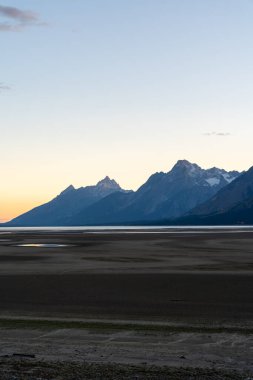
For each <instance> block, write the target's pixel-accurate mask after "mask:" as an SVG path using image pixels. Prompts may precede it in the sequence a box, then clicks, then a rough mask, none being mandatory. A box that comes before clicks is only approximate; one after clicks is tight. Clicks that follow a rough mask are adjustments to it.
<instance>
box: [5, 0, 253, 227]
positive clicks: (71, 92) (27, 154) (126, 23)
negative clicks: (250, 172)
mask: <svg viewBox="0 0 253 380" xmlns="http://www.w3.org/2000/svg"><path fill="white" fill-rule="evenodd" d="M252 20H253V0H240V1H238V0H106V1H105V0H53V1H52V0H43V1H39V0H8V1H7V0H0V52H1V53H0V54H1V55H0V132H1V134H0V155H1V160H0V168H1V186H0V220H1V221H4V220H9V219H11V218H13V217H14V216H17V215H19V214H20V213H22V212H24V211H27V210H29V209H31V208H32V207H34V206H37V205H39V204H42V203H44V202H46V201H49V200H50V199H52V198H53V197H55V196H56V195H57V194H59V193H60V192H61V191H62V190H63V189H64V188H66V187H67V186H69V185H70V184H73V185H74V186H75V187H80V186H86V185H91V184H95V183H97V182H98V181H99V180H100V179H102V178H103V177H105V176H106V175H108V176H110V177H111V178H114V179H115V180H116V181H117V182H118V183H119V184H120V185H121V186H122V187H123V188H126V189H134V190H135V189H137V188H138V187H139V186H140V185H141V184H143V183H144V182H145V181H146V180H147V178H148V177H149V176H150V175H151V174H152V173H154V172H157V171H158V172H159V171H164V172H168V171H169V170H170V169H171V168H172V166H173V165H174V164H175V162H176V161H177V160H179V159H187V160H189V161H191V162H195V163H197V164H199V165H200V166H201V167H203V168H209V167H213V166H216V167H221V168H224V169H226V170H233V169H236V170H247V169H248V168H249V167H250V166H252V165H253V155H252V142H253V106H252V105H253V86H252V83H253V70H252V67H253V22H252Z"/></svg>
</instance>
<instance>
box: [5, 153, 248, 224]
mask: <svg viewBox="0 0 253 380" xmlns="http://www.w3.org/2000/svg"><path fill="white" fill-rule="evenodd" d="M252 210H253V168H251V169H249V170H248V171H247V172H244V173H239V172H237V171H229V172H227V171H225V170H223V169H219V168H215V167H214V168H211V169H206V170H205V169H202V168H201V167H200V166H198V165H197V164H194V163H190V162H189V161H187V160H179V161H178V162H177V163H176V164H175V165H174V167H173V168H172V169H171V170H170V171H168V172H167V173H164V172H158V173H155V174H153V175H151V177H150V178H149V179H148V180H147V181H146V182H145V183H144V184H143V185H142V186H141V187H140V188H139V189H138V190H137V191H131V190H124V189H122V188H121V187H120V186H119V185H118V183H117V182H115V180H113V179H110V178H109V177H105V178H104V179H103V180H101V181H100V182H98V183H97V184H96V185H94V186H87V187H81V188H78V189H75V188H74V187H73V186H72V185H71V186H69V187H68V188H67V189H65V190H64V191H63V192H61V193H60V194H59V195H58V196H57V197H56V198H54V199H53V200H51V201H50V202H48V203H46V204H43V205H41V206H39V207H36V208H34V209H32V210H30V211H28V212H26V213H24V214H22V215H20V216H18V217H17V218H15V219H13V220H12V221H10V222H8V223H6V224H5V226H82V225H84V226H85V225H109V224H157V223H158V224H163V223H164V224H238V223H251V222H250V220H251V219H252V222H253V217H252Z"/></svg>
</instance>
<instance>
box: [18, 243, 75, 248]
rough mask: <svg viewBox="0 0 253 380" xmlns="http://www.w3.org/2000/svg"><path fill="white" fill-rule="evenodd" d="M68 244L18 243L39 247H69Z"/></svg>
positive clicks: (22, 245)
mask: <svg viewBox="0 0 253 380" xmlns="http://www.w3.org/2000/svg"><path fill="white" fill-rule="evenodd" d="M68 246H69V245H68V244H51V243H48V244H37V243H33V244H18V245H17V247H38V248H58V247H60V248H61V247H68Z"/></svg>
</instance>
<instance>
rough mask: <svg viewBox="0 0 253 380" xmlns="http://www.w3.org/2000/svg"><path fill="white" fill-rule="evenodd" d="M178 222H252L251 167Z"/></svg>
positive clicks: (252, 177) (252, 172)
mask: <svg viewBox="0 0 253 380" xmlns="http://www.w3.org/2000/svg"><path fill="white" fill-rule="evenodd" d="M179 222H180V223H186V224H195V225H196V224H209V225H212V224H223V225H224V224H251V223H253V167H251V168H250V169H249V170H248V171H247V172H245V173H243V174H242V175H240V176H239V177H238V178H237V179H235V180H234V181H233V182H232V183H230V184H229V185H228V186H226V187H224V188H223V189H221V190H220V191H219V192H218V193H217V194H215V195H214V196H213V197H212V198H210V199H209V200H208V201H206V202H205V203H203V204H201V205H199V206H197V207H196V208H194V209H193V210H191V211H190V212H189V213H188V214H187V215H186V216H185V217H183V218H181V220H179Z"/></svg>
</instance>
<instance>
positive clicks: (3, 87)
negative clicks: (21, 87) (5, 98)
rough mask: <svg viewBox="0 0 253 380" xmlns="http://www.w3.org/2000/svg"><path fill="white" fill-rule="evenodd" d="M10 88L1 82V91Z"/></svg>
mask: <svg viewBox="0 0 253 380" xmlns="http://www.w3.org/2000/svg"><path fill="white" fill-rule="evenodd" d="M10 89H11V88H10V86H7V85H6V84H4V83H1V82H0V91H8V90H10Z"/></svg>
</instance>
